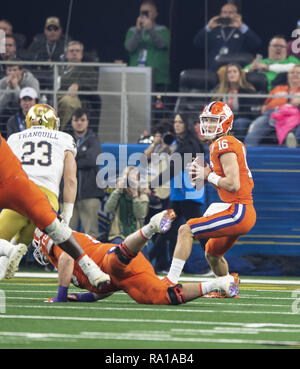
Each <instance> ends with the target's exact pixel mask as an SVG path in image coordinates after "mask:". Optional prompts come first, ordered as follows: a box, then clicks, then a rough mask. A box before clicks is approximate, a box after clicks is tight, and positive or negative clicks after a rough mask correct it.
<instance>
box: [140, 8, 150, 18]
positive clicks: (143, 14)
mask: <svg viewBox="0 0 300 369" xmlns="http://www.w3.org/2000/svg"><path fill="white" fill-rule="evenodd" d="M140 16H142V17H147V18H148V17H149V10H141V13H140Z"/></svg>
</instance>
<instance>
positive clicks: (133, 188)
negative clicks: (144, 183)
mask: <svg viewBox="0 0 300 369" xmlns="http://www.w3.org/2000/svg"><path fill="white" fill-rule="evenodd" d="M148 205H149V197H148V195H147V194H146V193H145V191H144V190H143V189H141V188H140V186H139V171H138V169H137V168H136V167H133V166H129V167H126V168H125V169H124V171H123V173H122V175H121V177H120V178H119V179H118V182H117V185H116V189H115V190H114V191H113V192H112V193H111V194H110V196H109V198H108V199H107V201H106V203H105V206H104V211H105V212H107V213H113V214H114V218H113V220H112V223H111V228H110V231H109V235H108V240H109V242H112V243H121V242H122V241H123V240H124V239H125V238H126V236H128V235H129V234H130V233H132V232H134V231H137V230H138V229H139V228H141V226H142V225H143V223H144V219H145V217H146V216H147V214H148Z"/></svg>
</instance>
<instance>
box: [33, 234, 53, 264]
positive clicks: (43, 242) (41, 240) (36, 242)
mask: <svg viewBox="0 0 300 369" xmlns="http://www.w3.org/2000/svg"><path fill="white" fill-rule="evenodd" d="M52 245H53V241H52V240H51V239H50V238H49V237H48V236H47V235H46V234H45V233H43V232H42V231H40V230H39V229H38V228H36V229H35V231H34V235H33V240H32V246H33V248H34V250H33V257H34V258H35V260H36V261H37V262H38V263H39V264H41V265H48V264H49V260H48V258H47V256H46V255H45V254H44V252H43V247H45V248H46V249H47V250H48V249H49V251H50V248H51V247H52Z"/></svg>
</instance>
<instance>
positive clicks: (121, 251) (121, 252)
mask: <svg viewBox="0 0 300 369" xmlns="http://www.w3.org/2000/svg"><path fill="white" fill-rule="evenodd" d="M115 253H116V255H117V257H118V259H119V260H120V262H121V263H123V264H126V265H128V264H129V263H130V262H131V260H132V259H133V258H134V257H135V256H136V254H134V253H133V252H131V251H130V250H128V248H127V247H126V245H125V244H124V242H122V243H121V244H120V245H119V246H117V247H116V249H115Z"/></svg>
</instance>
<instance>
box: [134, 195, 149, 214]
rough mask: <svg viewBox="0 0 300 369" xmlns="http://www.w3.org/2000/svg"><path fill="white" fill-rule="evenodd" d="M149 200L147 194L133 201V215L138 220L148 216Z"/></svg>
mask: <svg viewBox="0 0 300 369" xmlns="http://www.w3.org/2000/svg"><path fill="white" fill-rule="evenodd" d="M148 205H149V198H148V196H147V195H146V194H141V195H140V196H138V197H136V198H134V199H133V213H134V216H135V217H136V218H137V219H143V218H145V217H146V216H147V214H148Z"/></svg>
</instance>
